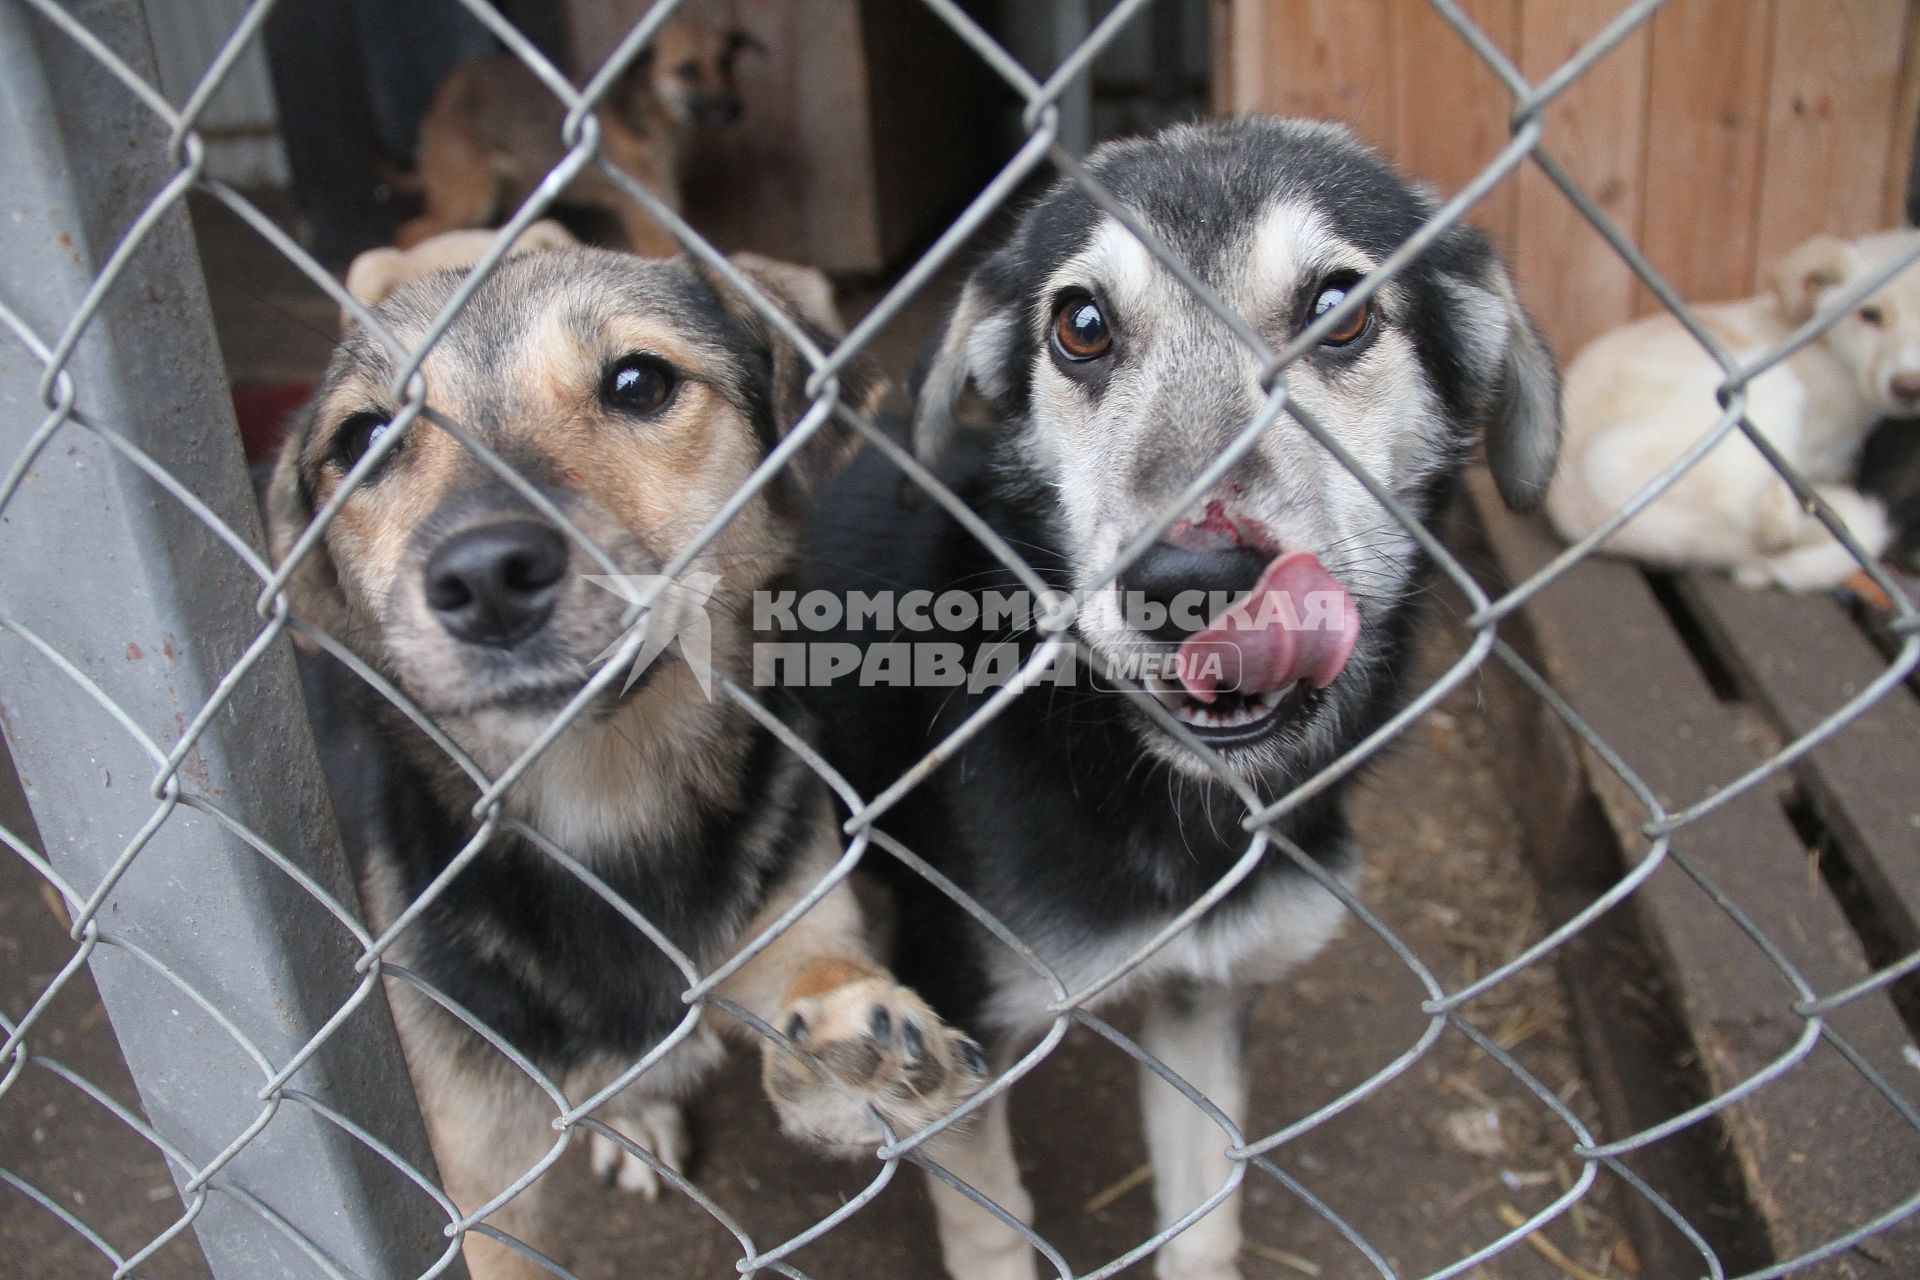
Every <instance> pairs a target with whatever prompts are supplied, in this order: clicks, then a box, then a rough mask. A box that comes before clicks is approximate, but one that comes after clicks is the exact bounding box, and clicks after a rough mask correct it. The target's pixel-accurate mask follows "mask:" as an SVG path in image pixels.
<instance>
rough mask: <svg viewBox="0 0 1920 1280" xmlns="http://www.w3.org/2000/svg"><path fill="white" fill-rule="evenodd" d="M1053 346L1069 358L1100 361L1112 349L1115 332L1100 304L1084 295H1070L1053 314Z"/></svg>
mask: <svg viewBox="0 0 1920 1280" xmlns="http://www.w3.org/2000/svg"><path fill="white" fill-rule="evenodd" d="M1053 346H1054V349H1055V350H1056V351H1058V352H1059V353H1060V354H1061V355H1063V356H1065V357H1066V358H1067V359H1069V360H1097V359H1099V358H1100V357H1101V356H1103V355H1105V354H1107V352H1108V351H1111V350H1112V349H1113V331H1112V330H1111V329H1109V328H1107V318H1106V316H1104V315H1102V314H1101V312H1100V304H1099V303H1097V302H1095V301H1094V300H1093V299H1092V298H1088V297H1085V296H1081V297H1077V298H1069V299H1067V300H1066V301H1065V302H1063V303H1061V304H1060V309H1059V310H1057V311H1055V312H1054V313H1053Z"/></svg>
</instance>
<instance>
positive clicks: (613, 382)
mask: <svg viewBox="0 0 1920 1280" xmlns="http://www.w3.org/2000/svg"><path fill="white" fill-rule="evenodd" d="M673 387H674V378H673V369H672V367H671V366H669V365H668V364H667V362H666V361H664V360H661V359H659V358H657V357H655V356H627V357H626V358H625V359H623V360H619V361H616V362H615V363H614V365H613V367H612V368H610V369H608V370H607V375H606V377H605V378H603V379H601V382H600V399H601V400H602V401H603V402H605V403H606V405H607V406H608V407H609V408H612V409H618V410H620V411H621V412H622V413H635V414H648V413H653V412H656V411H657V410H658V409H659V408H660V407H661V406H662V405H664V404H666V402H667V401H668V400H670V399H671V398H672V397H673Z"/></svg>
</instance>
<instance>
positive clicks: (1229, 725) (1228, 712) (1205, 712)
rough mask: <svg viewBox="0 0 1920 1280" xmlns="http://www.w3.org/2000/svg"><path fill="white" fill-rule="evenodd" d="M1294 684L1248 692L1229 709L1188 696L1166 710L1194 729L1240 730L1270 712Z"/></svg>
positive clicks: (1271, 712)
mask: <svg viewBox="0 0 1920 1280" xmlns="http://www.w3.org/2000/svg"><path fill="white" fill-rule="evenodd" d="M1294 687H1295V686H1294V685H1291V684H1290V685H1288V686H1287V687H1286V688H1284V689H1268V690H1265V691H1263V692H1260V693H1255V694H1250V695H1248V696H1247V697H1246V698H1245V699H1241V700H1237V701H1236V702H1235V704H1234V706H1233V707H1232V708H1231V709H1227V708H1222V707H1219V706H1207V705H1204V704H1202V703H1198V702H1194V701H1192V700H1191V699H1183V700H1181V701H1178V702H1174V703H1172V704H1170V706H1169V708H1168V709H1169V710H1171V711H1172V712H1173V714H1174V716H1175V717H1176V718H1178V719H1179V720H1181V721H1183V722H1184V723H1186V724H1190V725H1193V726H1195V727H1196V728H1201V729H1240V728H1244V727H1246V726H1247V725H1250V724H1257V723H1259V722H1260V721H1262V720H1264V719H1266V718H1267V717H1268V716H1270V715H1272V714H1273V713H1274V711H1275V709H1276V708H1278V707H1279V706H1280V704H1281V703H1282V702H1284V701H1285V700H1286V699H1287V696H1288V695H1289V694H1291V693H1292V692H1293V690H1294Z"/></svg>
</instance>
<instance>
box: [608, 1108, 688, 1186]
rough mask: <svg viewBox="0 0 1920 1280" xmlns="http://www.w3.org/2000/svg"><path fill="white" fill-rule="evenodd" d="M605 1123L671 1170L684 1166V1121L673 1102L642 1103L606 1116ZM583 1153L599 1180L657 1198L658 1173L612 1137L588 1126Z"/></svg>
mask: <svg viewBox="0 0 1920 1280" xmlns="http://www.w3.org/2000/svg"><path fill="white" fill-rule="evenodd" d="M605 1124H606V1126H607V1127H608V1128H609V1129H615V1130H618V1131H619V1133H620V1135H621V1136H622V1137H624V1138H626V1139H627V1140H628V1141H629V1142H632V1143H633V1144H634V1145H635V1146H639V1147H645V1148H646V1149H647V1150H648V1151H651V1152H652V1153H653V1155H654V1158H655V1159H657V1160H659V1161H660V1163H661V1164H663V1165H665V1166H666V1167H667V1168H669V1169H671V1170H673V1171H674V1172H675V1173H679V1172H681V1170H682V1169H684V1168H685V1167H686V1159H687V1122H686V1120H685V1119H684V1118H683V1117H682V1116H681V1115H680V1108H679V1107H677V1106H675V1105H674V1104H673V1103H671V1102H649V1103H645V1104H642V1105H641V1106H640V1107H639V1109H638V1110H636V1111H635V1112H634V1113H633V1114H631V1115H621V1116H609V1117H607V1118H606V1119H605ZM587 1157H588V1159H589V1160H590V1161H591V1162H592V1164H593V1172H594V1174H595V1175H596V1176H598V1177H599V1178H600V1180H601V1181H602V1182H610V1183H613V1184H614V1185H615V1186H617V1187H619V1188H620V1189H621V1190H622V1191H632V1192H636V1193H638V1194H639V1196H640V1198H641V1199H643V1200H657V1199H659V1197H660V1175H659V1174H658V1173H656V1172H655V1171H654V1168H653V1166H652V1165H650V1164H648V1163H647V1162H646V1161H645V1160H642V1159H641V1158H640V1157H639V1156H636V1155H634V1154H633V1153H632V1152H631V1151H628V1150H627V1149H626V1148H625V1147H623V1146H621V1145H620V1144H619V1143H617V1142H615V1141H614V1140H613V1139H612V1138H609V1137H607V1136H605V1135H604V1134H600V1133H595V1132H593V1131H592V1130H588V1132H587Z"/></svg>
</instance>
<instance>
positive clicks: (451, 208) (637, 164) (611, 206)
mask: <svg viewBox="0 0 1920 1280" xmlns="http://www.w3.org/2000/svg"><path fill="white" fill-rule="evenodd" d="M750 47H753V40H752V38H751V37H750V36H748V35H746V34H745V33H743V32H741V31H737V30H732V29H723V28H720V27H716V26H713V25H711V24H709V23H706V22H702V21H700V20H698V19H695V18H684V17H675V18H674V19H672V20H671V21H669V22H667V23H666V25H664V26H663V27H661V28H660V31H659V33H658V34H657V35H656V36H655V37H654V40H653V43H652V44H650V45H648V46H647V48H646V49H644V50H642V51H641V53H640V55H639V56H638V57H636V58H635V59H634V60H633V61H632V62H631V63H629V64H628V66H627V68H626V69H625V70H624V71H623V72H622V73H621V74H620V76H619V77H618V78H617V79H616V80H615V81H614V82H613V85H612V87H611V88H610V89H609V90H608V92H607V94H606V96H605V97H604V98H602V99H601V102H600V106H599V109H598V111H597V112H596V113H595V116H596V118H597V119H598V120H599V122H600V129H601V135H600V154H601V156H602V157H604V158H606V159H608V160H611V161H612V162H613V163H614V164H615V165H616V166H618V167H619V168H620V169H621V170H623V171H624V172H626V173H627V174H628V175H629V176H631V177H632V178H634V179H635V180H636V181H638V182H639V183H640V184H641V185H642V186H644V187H646V188H647V189H648V190H649V191H651V192H652V193H653V194H654V195H655V196H657V197H659V199H660V201H661V203H663V204H665V205H666V206H667V207H668V208H670V209H673V210H676V211H678V209H679V207H680V178H681V172H682V167H683V165H684V164H685V162H686V157H687V153H688V150H689V147H690V145H691V143H692V141H693V135H694V131H695V129H696V128H698V127H700V126H712V125H727V124H732V123H733V122H734V121H735V120H737V119H739V117H740V97H739V93H738V91H737V88H736V86H735V84H734V78H733V68H734V61H735V59H736V58H737V57H738V56H739V54H740V53H741V51H742V50H744V49H747V48H750ZM566 114H567V113H566V107H565V106H564V105H563V104H562V103H561V102H560V100H559V99H557V98H555V97H554V96H553V91H552V90H550V89H549V88H547V86H546V85H544V84H542V83H541V82H540V79H539V77H538V76H536V75H534V73H533V72H532V71H531V70H530V69H528V67H527V66H526V64H525V63H523V62H521V61H520V59H519V58H517V57H515V56H514V55H513V54H511V53H499V54H494V55H492V56H490V57H486V58H479V59H476V60H474V61H472V62H467V63H463V64H461V65H460V66H458V67H455V68H454V69H453V71H451V72H450V73H449V74H448V75H447V78H446V79H445V80H443V81H442V82H441V84H440V88H439V90H438V92H436V93H435V95H434V99H433V103H432V105H431V106H429V107H428V108H427V114H426V117H425V119H423V120H422V121H421V123H420V146H419V152H418V156H417V161H416V168H415V171H414V174H413V175H412V177H411V179H410V181H408V182H403V183H402V185H413V186H416V187H417V188H418V190H419V193H420V196H421V199H422V201H423V203H424V205H425V209H424V210H423V212H422V213H421V214H420V216H419V217H417V218H414V219H412V220H411V221H409V222H407V223H406V224H405V225H403V226H402V227H401V228H400V230H399V233H398V235H397V236H396V240H397V242H398V243H399V245H400V247H401V248H410V247H412V246H414V245H417V244H419V243H420V242H421V241H423V240H425V239H427V238H428V237H430V236H435V235H439V234H441V233H443V232H447V231H453V230H457V229H459V228H462V227H482V226H487V225H489V224H493V223H498V222H499V221H500V220H501V219H502V218H503V217H504V216H506V215H507V214H509V213H511V212H512V211H513V210H514V209H515V208H517V207H518V206H519V205H520V204H521V202H523V201H524V200H525V199H526V198H527V196H528V195H529V194H531V193H532V191H533V189H534V188H535V187H536V186H538V185H539V184H540V182H541V181H542V180H543V179H544V178H545V177H546V176H547V174H548V173H549V172H551V171H552V170H553V168H554V166H556V165H558V164H559V163H560V162H561V160H562V159H564V158H565V156H566V144H565V142H564V141H563V140H562V137H561V130H562V127H563V126H564V124H565V121H566ZM562 199H563V200H565V201H566V202H568V203H572V204H578V205H588V206H594V207H597V208H600V209H603V210H605V211H606V212H607V213H610V214H612V215H613V216H614V217H615V218H617V219H618V221H619V223H620V227H621V229H622V231H623V233H624V235H625V238H626V242H627V246H626V247H627V248H628V249H630V250H632V251H633V252H635V253H638V254H642V255H644V256H647V257H664V256H668V255H671V254H673V253H675V252H678V249H679V246H678V244H677V243H676V242H675V241H674V239H673V237H672V236H671V235H669V234H668V233H667V230H666V228H665V227H663V226H661V225H660V224H659V223H658V222H656V221H655V220H654V219H653V218H651V217H649V216H648V215H647V214H646V213H645V212H644V211H643V210H642V209H641V208H640V207H639V205H638V204H636V203H635V202H634V201H633V200H632V199H631V198H630V197H629V196H628V195H627V194H626V193H625V192H623V191H622V190H621V189H620V188H619V186H617V185H616V184H615V183H614V181H613V180H612V179H611V178H608V177H607V176H606V175H605V174H604V173H603V172H601V170H600V169H599V167H598V165H597V163H596V164H594V165H589V166H588V167H587V168H586V169H585V170H583V171H582V172H581V174H580V176H579V177H577V178H575V179H574V181H573V183H572V184H571V185H570V186H569V187H568V188H567V190H566V192H565V193H564V195H563V196H562Z"/></svg>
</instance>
